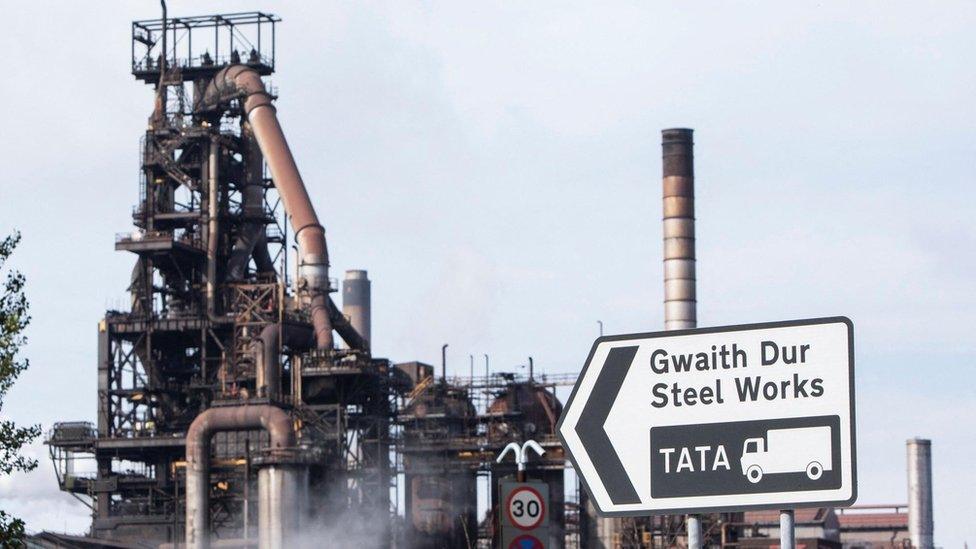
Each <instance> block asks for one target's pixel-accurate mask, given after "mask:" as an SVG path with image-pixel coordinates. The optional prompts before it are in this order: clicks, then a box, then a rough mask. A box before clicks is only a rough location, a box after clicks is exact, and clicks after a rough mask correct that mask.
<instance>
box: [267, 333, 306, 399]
mask: <svg viewBox="0 0 976 549" xmlns="http://www.w3.org/2000/svg"><path fill="white" fill-rule="evenodd" d="M256 343H257V344H258V346H260V350H259V352H257V353H255V354H256V356H257V367H256V368H255V374H256V378H257V379H256V380H255V386H256V389H257V396H259V397H268V398H270V399H276V398H278V393H279V391H280V390H281V370H279V369H278V366H279V365H280V362H281V361H280V350H281V345H282V344H284V345H287V346H289V347H293V348H297V349H308V348H310V347H311V346H312V333H311V331H310V330H309V329H308V328H307V327H303V326H298V325H295V324H271V325H270V326H266V327H265V328H264V329H263V330H261V335H260V336H259V337H258V340H257V342H256Z"/></svg>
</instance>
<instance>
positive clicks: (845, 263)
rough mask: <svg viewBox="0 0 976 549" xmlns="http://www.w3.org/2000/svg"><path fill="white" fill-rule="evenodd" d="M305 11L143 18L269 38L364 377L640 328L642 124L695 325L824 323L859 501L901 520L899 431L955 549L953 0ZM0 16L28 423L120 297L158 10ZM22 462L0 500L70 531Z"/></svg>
mask: <svg viewBox="0 0 976 549" xmlns="http://www.w3.org/2000/svg"><path fill="white" fill-rule="evenodd" d="M311 4H312V3H309V2H287V3H277V2H270V1H265V2H263V3H259V2H254V1H251V0H248V1H242V2H202V1H197V2H188V1H184V2H177V1H172V2H170V10H169V11H170V15H172V16H179V15H201V14H209V13H219V12H236V11H246V10H264V11H270V12H273V13H277V14H279V15H281V16H282V17H283V19H284V21H283V23H282V24H281V25H280V26H279V29H278V52H277V53H278V73H277V74H275V75H274V76H273V79H272V80H273V84H274V85H276V86H277V87H278V89H279V93H280V99H279V101H278V111H279V115H280V117H281V120H282V125H283V127H284V129H285V132H286V134H287V135H288V139H289V141H290V143H291V145H292V147H293V149H294V151H295V153H296V156H297V159H298V163H299V167H300V169H301V170H302V172H303V176H304V179H305V181H306V182H307V184H308V185H309V191H310V194H311V196H312V198H313V201H314V202H315V205H316V207H317V209H318V211H319V214H320V217H322V218H323V220H324V223H325V225H326V227H327V230H328V235H329V243H330V249H331V251H332V256H333V264H334V272H335V273H336V274H335V276H341V272H342V271H343V270H345V269H349V268H365V269H368V270H369V273H370V277H371V279H372V280H373V305H374V312H373V322H374V324H373V340H374V348H375V349H376V352H377V353H378V354H379V355H380V356H388V357H390V358H392V359H394V360H398V361H403V360H412V359H419V360H424V361H427V362H430V363H437V362H438V360H439V352H440V345H441V344H442V343H444V342H449V343H450V345H451V346H450V349H449V362H450V369H452V370H456V371H458V372H464V373H466V372H467V368H468V366H467V364H468V354H474V355H475V356H477V357H480V356H481V355H482V354H483V353H489V354H490V355H491V357H492V364H493V365H495V366H496V367H497V368H498V369H509V370H511V369H513V368H514V366H515V365H517V364H521V363H524V361H525V357H527V356H529V355H531V356H533V357H534V358H535V363H536V366H537V368H539V369H541V370H543V371H546V372H576V371H578V370H579V368H580V367H581V365H582V363H583V360H584V359H585V358H586V352H587V350H588V349H589V347H590V345H591V343H592V340H593V338H594V337H595V336H596V333H597V324H596V321H597V320H598V319H599V320H602V321H603V322H604V324H605V327H606V331H607V333H628V332H646V331H653V330H657V329H659V328H661V327H662V325H663V321H662V314H663V307H662V304H661V301H662V297H663V296H662V293H663V292H662V268H661V244H660V240H661V222H660V217H661V206H660V201H661V199H660V194H661V183H660V175H661V162H660V130H661V129H662V128H667V127H674V126H683V127H691V128H694V129H695V141H696V145H695V152H696V172H697V189H696V195H697V216H698V244H699V247H698V260H699V263H698V267H699V270H698V273H699V325H700V326H708V325H724V324H739V323H746V322H760V321H773V320H786V319H795V318H805V317H818V316H831V315H846V316H849V317H850V318H852V319H853V321H854V323H855V340H856V349H857V351H856V352H857V391H858V398H857V416H858V417H857V424H858V425H857V427H858V436H859V441H858V465H859V481H860V482H859V494H860V500H859V503H885V504H888V503H892V504H893V503H905V502H906V501H907V495H906V477H905V440H906V439H907V438H909V437H914V436H923V437H928V438H931V439H932V440H933V461H934V486H935V539H936V543H937V545H940V546H944V547H958V548H961V547H962V546H963V543H964V542H965V541H968V542H969V543H970V544H972V543H974V542H976V520H974V519H973V517H976V504H974V503H973V501H974V500H973V497H972V491H973V488H976V472H974V470H973V463H974V457H973V455H974V454H976V428H974V427H973V417H974V415H976V390H974V388H973V381H972V375H973V374H972V372H973V371H974V366H976V364H974V362H976V360H974V353H976V337H974V336H973V327H974V326H976V282H974V276H973V273H974V272H976V253H974V249H976V222H974V221H973V218H974V216H976V199H974V198H976V193H974V192H973V186H974V184H976V181H974V179H976V139H974V137H976V106H974V97H976V72H974V71H973V69H972V67H973V64H974V56H973V52H974V47H976V38H974V35H976V34H974V32H973V29H974V28H976V3H974V2H939V3H935V2H928V3H927V2H857V3H849V2H821V3H813V2H805V3H798V2H735V3H731V2H697V3H694V4H693V5H692V3H689V2H671V3H663V2H655V3H651V2H635V3H605V2H601V3H566V2H558V3H557V2H553V3H542V2H534V3H524V2H511V3H507V4H498V3H485V2H478V3H475V2H423V3H409V2H390V3H371V4H368V5H362V4H360V3H354V2H329V3H315V6H314V7H313V6H312V5H311ZM733 4H734V5H733ZM5 15H6V17H5V18H4V20H3V23H2V25H3V28H2V32H0V52H2V56H3V60H4V64H5V66H6V67H7V69H8V75H11V76H12V78H8V79H7V80H6V82H5V85H4V86H3V87H2V88H0V105H2V106H0V109H2V111H3V126H2V132H0V151H2V152H0V154H2V155H3V156H2V160H3V162H2V164H0V165H2V166H3V168H2V170H3V182H2V183H0V234H5V233H8V232H9V231H10V230H12V229H13V228H17V229H19V230H21V231H22V233H23V236H24V240H23V244H22V246H21V248H20V249H18V251H17V253H16V254H15V255H14V257H13V260H12V262H13V264H14V265H15V266H16V267H18V268H19V269H21V270H22V271H23V272H24V273H25V274H26V275H27V277H28V284H29V286H28V288H29V292H30V298H31V302H32V312H33V316H34V322H33V325H32V326H31V329H30V332H29V335H30V338H31V342H30V346H29V347H28V349H27V350H26V354H27V356H28V357H29V358H30V359H31V363H32V364H31V369H30V370H29V371H28V372H27V373H26V374H25V375H24V376H23V377H22V378H21V380H20V381H19V382H18V384H17V386H15V387H14V389H13V390H12V391H11V393H10V395H9V396H8V399H7V402H5V406H4V409H3V414H4V415H5V416H6V417H9V418H13V419H15V420H17V421H20V422H24V423H28V422H40V423H42V424H43V426H44V428H45V429H47V428H49V427H50V425H51V423H52V422H54V421H57V420H60V419H78V420H81V419H88V420H93V419H94V415H95V343H96V341H95V335H96V324H97V322H98V320H99V318H101V316H102V315H103V312H104V310H105V309H106V308H107V307H121V306H122V305H123V303H124V302H125V292H124V290H125V287H126V286H127V284H128V277H129V272H130V268H131V266H132V261H133V258H132V257H130V256H129V255H127V254H126V253H123V252H115V251H113V235H114V234H115V233H116V232H123V231H128V230H130V228H131V217H130V212H131V208H132V206H133V205H135V203H136V200H137V195H138V159H139V158H138V151H139V138H140V136H141V134H142V132H143V130H144V128H145V122H146V118H147V117H148V115H149V112H150V110H151V107H152V94H151V90H150V88H148V87H146V86H145V85H143V84H141V83H138V82H136V81H134V79H133V78H132V77H131V75H130V74H129V51H130V50H129V30H130V27H129V23H130V21H132V20H134V19H146V18H155V17H158V16H159V13H158V3H157V2H154V1H144V2H143V1H140V2H136V1H131V2H122V1H118V2H92V3H85V4H79V3H75V2H70V3H69V2H60V3H58V2H31V3H27V2H19V3H16V4H13V5H5ZM479 363H480V362H479ZM32 451H34V452H36V453H37V455H39V456H41V457H42V458H43V459H42V466H41V467H40V468H39V470H38V471H37V472H35V473H33V474H31V475H15V476H14V477H12V478H4V479H0V508H3V509H5V510H8V511H11V512H13V513H15V514H18V515H20V516H22V517H24V518H25V519H26V520H27V522H28V527H29V528H30V529H34V530H37V529H54V530H59V531H60V530H64V529H67V530H69V531H81V530H84V529H85V528H86V527H87V525H88V517H87V516H86V509H85V508H84V507H83V506H81V505H80V504H79V503H77V502H75V500H73V499H72V498H71V497H70V496H68V495H66V494H62V493H60V492H58V491H57V487H56V482H55V479H54V475H53V472H52V470H51V468H50V466H49V464H48V463H47V461H46V448H45V447H43V446H41V445H36V446H35V447H34V448H33V450H32Z"/></svg>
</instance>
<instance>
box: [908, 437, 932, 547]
mask: <svg viewBox="0 0 976 549" xmlns="http://www.w3.org/2000/svg"><path fill="white" fill-rule="evenodd" d="M907 447H908V533H909V535H910V536H911V540H912V547H916V548H918V549H932V547H933V541H932V534H933V530H934V524H933V521H932V441H931V440H928V439H924V438H912V439H909V440H908V443H907Z"/></svg>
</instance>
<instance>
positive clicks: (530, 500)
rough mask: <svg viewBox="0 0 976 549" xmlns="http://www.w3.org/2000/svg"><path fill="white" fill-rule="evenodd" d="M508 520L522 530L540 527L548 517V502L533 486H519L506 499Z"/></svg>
mask: <svg viewBox="0 0 976 549" xmlns="http://www.w3.org/2000/svg"><path fill="white" fill-rule="evenodd" d="M505 513H507V515H508V522H509V523H510V524H511V525H512V526H515V527H516V528H519V529H521V530H532V529H534V528H538V527H539V525H541V524H542V523H543V521H544V520H545V518H546V502H545V500H544V499H543V498H542V494H540V493H539V491H538V490H536V489H535V488H533V487H531V486H519V487H518V488H516V489H514V490H512V491H511V492H510V493H509V494H508V498H507V500H506V501H505Z"/></svg>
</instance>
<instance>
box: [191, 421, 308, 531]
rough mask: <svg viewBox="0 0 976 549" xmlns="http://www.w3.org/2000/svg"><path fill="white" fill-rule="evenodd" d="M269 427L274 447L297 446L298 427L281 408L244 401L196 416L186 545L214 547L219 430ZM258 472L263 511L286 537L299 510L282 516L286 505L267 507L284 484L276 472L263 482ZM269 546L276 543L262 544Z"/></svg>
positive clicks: (193, 433) (259, 497)
mask: <svg viewBox="0 0 976 549" xmlns="http://www.w3.org/2000/svg"><path fill="white" fill-rule="evenodd" d="M261 428H263V429H265V430H266V431H268V434H269V435H270V439H271V441H270V448H271V449H280V448H291V447H294V446H295V431H294V430H293V428H292V421H291V418H290V417H288V414H286V413H285V412H284V411H283V410H282V409H281V408H278V407H276V406H270V405H267V404H262V405H254V406H248V405H242V406H232V407H227V408H210V409H208V410H206V411H204V412H202V413H201V414H200V415H198V416H197V417H196V419H194V420H193V423H191V424H190V428H189V429H188V430H187V432H186V547H187V549H208V548H209V547H210V520H209V518H210V439H211V438H212V437H213V435H214V433H217V432H219V431H243V430H247V429H261ZM261 478H262V477H261V475H260V473H259V474H258V499H259V502H260V504H259V505H260V507H264V508H263V509H262V508H259V509H258V513H259V516H261V514H262V513H265V514H267V513H270V515H269V516H270V517H273V519H269V522H271V523H273V524H276V525H280V527H281V528H282V529H284V530H285V531H284V532H270V533H268V534H267V535H268V536H271V537H272V538H274V539H277V538H279V537H284V536H285V535H286V534H287V528H288V527H289V525H291V524H292V523H293V522H294V521H297V520H298V514H297V513H293V515H292V516H282V514H281V513H283V512H284V511H286V509H285V506H278V507H273V508H270V509H269V508H266V505H267V504H266V501H268V500H269V498H271V494H272V492H274V491H275V490H277V489H279V488H280V487H281V486H283V485H282V484H280V483H279V484H277V485H276V484H274V482H273V481H274V476H273V475H272V476H269V475H265V481H264V482H263V483H262V482H261ZM296 496H297V494H289V493H284V494H278V495H275V496H274V497H275V498H281V499H288V498H289V497H296ZM260 547H262V549H264V548H265V547H272V546H266V545H261V546H260Z"/></svg>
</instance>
